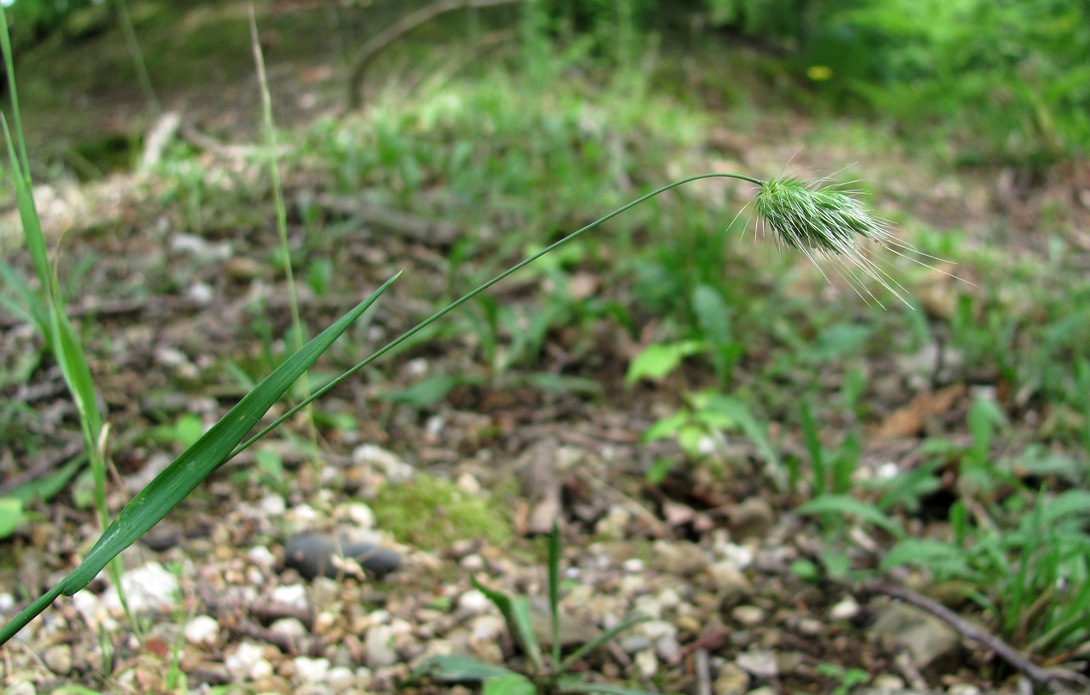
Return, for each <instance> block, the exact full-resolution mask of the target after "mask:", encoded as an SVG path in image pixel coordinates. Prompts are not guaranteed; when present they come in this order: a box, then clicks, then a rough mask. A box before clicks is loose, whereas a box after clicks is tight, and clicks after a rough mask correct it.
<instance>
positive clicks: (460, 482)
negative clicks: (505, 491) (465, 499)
mask: <svg viewBox="0 0 1090 695" xmlns="http://www.w3.org/2000/svg"><path fill="white" fill-rule="evenodd" d="M454 484H455V485H457V486H458V489H459V490H461V491H462V492H464V493H466V494H467V495H479V494H481V484H480V483H479V482H477V479H476V478H474V477H473V475H472V474H470V473H462V474H461V475H459V476H458V479H457V480H455V481H454Z"/></svg>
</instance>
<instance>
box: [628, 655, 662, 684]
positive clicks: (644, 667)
mask: <svg viewBox="0 0 1090 695" xmlns="http://www.w3.org/2000/svg"><path fill="white" fill-rule="evenodd" d="M634 661H635V664H636V670H637V671H638V672H639V674H640V675H641V676H643V677H644V678H651V677H652V676H654V675H655V674H656V673H658V670H659V660H658V657H656V656H655V650H653V649H645V650H643V651H642V652H639V653H637V654H636V658H635V659H634Z"/></svg>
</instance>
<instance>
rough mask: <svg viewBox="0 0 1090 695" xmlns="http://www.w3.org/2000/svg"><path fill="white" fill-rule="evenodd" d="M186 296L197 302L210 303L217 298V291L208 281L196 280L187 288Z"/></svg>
mask: <svg viewBox="0 0 1090 695" xmlns="http://www.w3.org/2000/svg"><path fill="white" fill-rule="evenodd" d="M185 296H186V299H189V300H190V301H192V302H194V303H196V304H208V303H210V302H211V301H212V300H213V299H215V298H216V291H215V290H214V289H212V286H211V285H209V284H208V283H207V282H195V283H193V284H192V285H190V286H189V287H187V288H186V291H185Z"/></svg>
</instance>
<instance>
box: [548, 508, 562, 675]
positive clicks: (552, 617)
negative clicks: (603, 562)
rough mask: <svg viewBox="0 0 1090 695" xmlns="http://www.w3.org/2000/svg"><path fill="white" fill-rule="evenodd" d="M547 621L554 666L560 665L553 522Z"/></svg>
mask: <svg viewBox="0 0 1090 695" xmlns="http://www.w3.org/2000/svg"><path fill="white" fill-rule="evenodd" d="M549 621H550V624H549V627H550V629H551V634H552V643H551V644H550V647H551V651H552V659H553V665H554V666H555V665H556V664H558V663H560V527H559V526H557V524H556V522H555V521H554V522H553V529H552V532H551V533H550V534H549Z"/></svg>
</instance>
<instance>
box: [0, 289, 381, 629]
mask: <svg viewBox="0 0 1090 695" xmlns="http://www.w3.org/2000/svg"><path fill="white" fill-rule="evenodd" d="M398 275H400V273H398ZM398 275H395V276H394V277H392V278H390V279H389V280H387V281H386V282H385V283H384V284H383V285H382V286H381V287H379V288H378V289H377V290H375V291H374V292H373V293H372V294H371V295H370V296H369V297H367V299H365V300H364V301H363V302H361V303H360V304H359V305H357V306H356V307H355V308H353V309H352V310H351V311H349V312H348V313H347V314H345V315H344V316H343V317H341V318H340V319H339V320H338V321H337V322H336V323H334V324H333V325H331V326H330V327H329V328H327V329H326V330H324V331H322V332H321V333H320V334H318V336H316V337H315V338H314V339H313V340H311V341H310V342H309V343H307V344H306V345H304V346H303V349H302V350H299V351H298V352H296V353H295V354H294V355H292V356H291V357H289V358H288V359H287V360H285V362H284V363H283V364H282V365H280V367H278V368H277V369H276V370H275V371H273V372H272V373H271V374H269V375H268V376H267V377H265V379H263V380H262V381H261V383H260V384H258V385H257V387H256V388H255V389H254V390H253V391H251V392H250V393H249V394H247V395H246V396H245V397H243V399H242V400H241V401H239V403H238V404H237V405H236V406H235V407H234V408H232V409H231V410H230V411H228V413H227V414H226V415H224V416H223V418H222V419H221V420H220V421H219V422H218V423H216V424H215V425H213V427H212V429H210V430H209V431H208V432H207V433H205V435H204V436H203V437H201V438H200V439H199V440H198V441H197V442H196V443H195V444H194V445H193V446H191V447H190V448H189V449H187V450H186V451H185V452H183V453H182V455H181V456H179V457H178V458H177V459H175V460H174V462H173V463H171V464H170V465H169V466H167V468H166V469H165V470H164V471H163V472H162V473H160V474H159V475H157V476H156V477H155V478H154V479H153V480H152V481H151V482H150V483H149V484H148V485H147V487H145V488H144V489H143V490H141V491H140V493H139V494H137V495H136V497H134V498H133V499H132V501H130V502H129V504H127V505H126V506H125V508H124V509H122V510H121V513H120V514H118V516H117V518H116V519H115V520H114V522H113V523H112V524H110V526H109V527H108V528H107V529H106V531H105V532H104V533H103V534H102V537H101V538H99V540H98V542H97V543H96V544H95V546H94V547H93V548H91V551H90V552H89V553H88V554H87V557H85V558H84V560H83V562H81V563H80V565H79V566H78V567H76V569H74V570H73V571H72V572H71V573H69V575H68V576H67V577H65V578H64V579H63V580H62V581H61V582H60V583H59V584H57V586H55V587H53V589H51V590H50V591H49V592H48V593H47V594H45V595H44V596H42V597H40V598H38V599H37V600H36V601H34V602H33V603H32V604H31V605H30V606H28V607H27V608H26V609H24V610H23V611H22V612H21V613H20V614H19V615H18V616H16V617H15V618H14V619H13V620H12V621H11V622H9V623H8V624H7V625H5V626H4V628H3V629H2V630H0V644H3V643H4V642H7V641H8V640H9V639H11V638H12V637H13V636H14V635H15V634H16V633H17V632H19V630H21V629H22V628H23V627H25V626H26V624H27V623H29V622H30V621H31V620H33V619H34V618H35V617H36V616H37V615H39V614H40V613H41V612H42V611H44V610H45V609H46V608H47V607H48V606H49V605H50V604H51V603H52V602H53V601H54V600H55V599H56V598H57V597H58V596H60V595H61V594H64V595H66V596H71V595H72V594H74V593H76V592H77V591H79V590H80V589H82V588H83V587H85V586H87V584H88V583H89V582H90V581H91V580H92V579H94V577H95V575H97V574H98V573H99V572H100V571H102V568H104V567H105V566H106V565H107V564H108V563H109V562H110V561H111V560H113V559H114V558H115V557H117V555H118V554H119V553H120V552H121V551H122V550H124V549H125V548H127V547H129V546H130V545H132V543H133V542H135V541H136V540H137V539H138V538H140V536H142V535H143V534H144V533H146V532H147V531H148V530H149V529H151V527H152V526H154V525H155V524H156V523H158V522H159V521H160V520H161V519H162V518H163V517H164V516H166V515H167V514H168V513H169V512H170V511H171V510H172V509H174V507H176V506H177V505H178V504H179V503H180V502H181V501H182V500H183V499H185V497H186V496H187V495H188V494H189V493H190V492H192V491H193V490H194V489H195V488H196V487H197V485H199V484H200V483H201V482H202V481H203V480H204V479H205V478H207V477H208V476H209V475H210V474H211V473H212V472H213V471H215V470H216V469H217V468H219V467H220V466H221V465H223V464H224V463H225V462H226V461H227V460H229V459H230V458H231V454H232V451H233V450H234V448H235V446H237V445H238V443H239V442H240V441H242V438H243V437H244V436H246V434H247V433H248V432H249V431H250V430H251V429H252V428H253V426H254V425H255V424H257V422H258V420H260V419H261V417H262V416H263V415H264V414H265V412H266V411H267V410H268V409H269V408H270V407H271V406H272V404H273V403H275V402H276V400H277V399H279V398H280V397H281V396H282V395H283V394H284V392H285V391H286V390H287V389H288V387H290V386H291V385H292V383H294V382H295V380H296V379H298V378H299V375H300V374H302V373H303V372H304V371H305V370H306V369H308V368H309V367H310V366H311V365H312V364H313V363H314V361H315V360H317V359H318V357H319V356H320V355H321V354H322V353H324V352H325V351H326V350H327V349H328V348H329V346H330V345H332V344H333V342H334V341H335V340H336V339H337V338H338V337H340V335H341V334H342V333H344V331H345V330H347V329H348V327H349V326H350V325H352V323H353V322H355V321H356V320H357V319H358V318H359V317H360V315H361V314H363V312H364V311H366V310H367V309H368V308H369V307H370V306H371V305H372V304H374V303H375V300H377V299H378V297H379V296H380V295H382V293H383V292H385V291H386V290H387V289H388V288H389V287H390V285H391V284H392V283H393V282H394V280H396V279H397V277H398Z"/></svg>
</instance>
